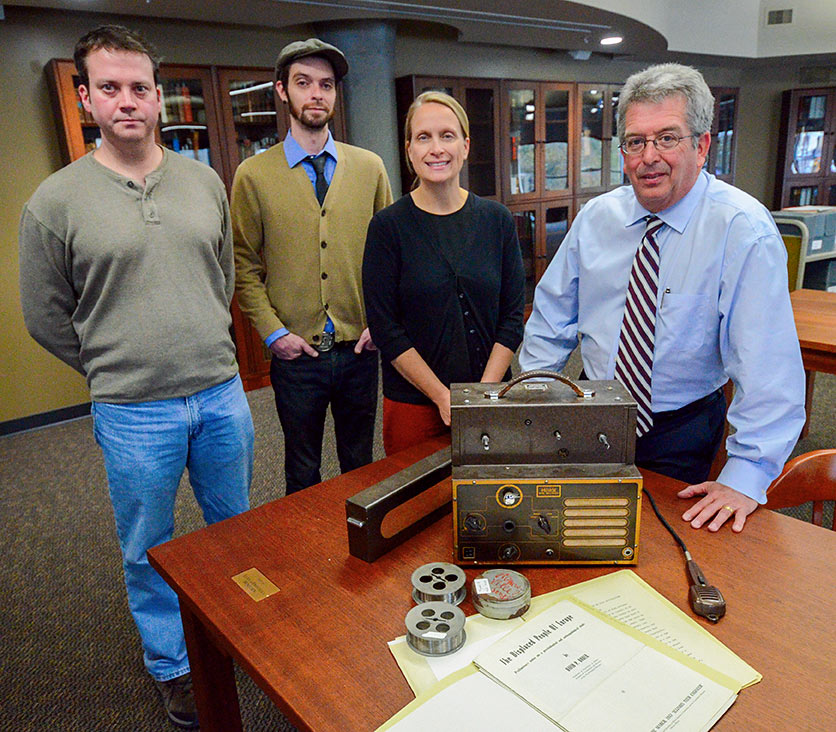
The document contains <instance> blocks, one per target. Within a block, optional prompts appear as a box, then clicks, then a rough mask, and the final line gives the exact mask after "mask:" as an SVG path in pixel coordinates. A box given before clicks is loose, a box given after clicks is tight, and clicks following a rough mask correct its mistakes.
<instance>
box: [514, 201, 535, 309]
mask: <svg viewBox="0 0 836 732" xmlns="http://www.w3.org/2000/svg"><path fill="white" fill-rule="evenodd" d="M511 215H512V216H513V217H514V224H515V225H516V227H517V238H518V239H519V240H520V251H521V253H522V260H523V271H524V272H525V302H526V304H530V303H531V302H532V301H533V300H534V287H535V285H536V284H537V278H538V274H537V209H536V207H527V206H523V205H519V204H518V205H517V206H512V207H511Z"/></svg>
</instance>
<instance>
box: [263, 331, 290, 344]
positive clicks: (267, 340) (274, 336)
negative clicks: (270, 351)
mask: <svg viewBox="0 0 836 732" xmlns="http://www.w3.org/2000/svg"><path fill="white" fill-rule="evenodd" d="M288 333H290V331H289V330H288V329H287V328H279V329H278V330H274V331H273V332H272V333H271V334H270V335H269V336H267V337H266V338H265V339H264V345H265V346H267V348H270V346H272V345H273V344H274V343H275V342H276V341H277V340H279V338H281V337H282V336H286V335H287V334H288Z"/></svg>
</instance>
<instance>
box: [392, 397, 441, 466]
mask: <svg viewBox="0 0 836 732" xmlns="http://www.w3.org/2000/svg"><path fill="white" fill-rule="evenodd" d="M449 432H450V428H449V427H448V426H447V425H446V424H444V422H443V421H442V420H441V416H440V415H439V413H438V408H437V407H436V406H435V404H407V403H406V402H395V401H392V400H391V399H387V398H386V397H383V449H384V450H385V451H386V454H387V455H394V454H395V453H396V452H400V451H401V450H405V449H406V448H407V447H411V446H412V445H417V444H418V443H419V442H424V440H428V439H430V438H431V437H439V436H441V435H445V434H448V433H449Z"/></svg>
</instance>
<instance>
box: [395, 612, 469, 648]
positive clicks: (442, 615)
mask: <svg viewBox="0 0 836 732" xmlns="http://www.w3.org/2000/svg"><path fill="white" fill-rule="evenodd" d="M464 621H465V617H464V613H463V612H462V611H461V610H460V609H459V608H458V607H456V606H455V605H451V604H450V603H449V602H423V603H421V604H420V605H416V606H415V607H414V608H412V609H411V610H410V611H409V612H408V613H407V614H406V620H405V622H406V642H407V645H408V646H409V647H410V648H411V649H412V650H413V651H415V652H416V653H420V654H421V655H422V656H446V655H448V654H450V653H455V652H456V651H457V650H459V648H461V647H462V646H463V645H464V642H465V639H466V636H465V632H464Z"/></svg>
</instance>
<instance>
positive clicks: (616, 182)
mask: <svg viewBox="0 0 836 732" xmlns="http://www.w3.org/2000/svg"><path fill="white" fill-rule="evenodd" d="M620 96H621V95H620V93H619V91H618V90H617V89H615V90H613V91H612V93H611V95H610V180H609V184H608V186H607V187H608V188H615V187H618V186H620V185H622V184H623V183H624V158H623V157H622V156H621V150H620V149H619V147H618V146H619V145H620V144H621V140H620V138H619V137H618V100H619V98H620Z"/></svg>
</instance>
